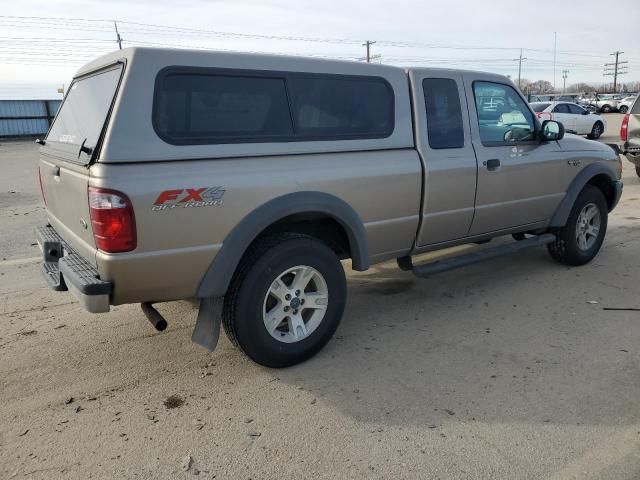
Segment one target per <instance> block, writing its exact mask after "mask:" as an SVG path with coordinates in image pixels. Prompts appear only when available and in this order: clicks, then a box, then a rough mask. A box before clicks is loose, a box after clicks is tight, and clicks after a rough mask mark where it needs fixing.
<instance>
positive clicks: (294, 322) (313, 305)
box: [223, 233, 346, 368]
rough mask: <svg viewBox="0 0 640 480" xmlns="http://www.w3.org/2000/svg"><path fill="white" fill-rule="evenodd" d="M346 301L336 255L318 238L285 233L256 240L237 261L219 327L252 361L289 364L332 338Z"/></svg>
mask: <svg viewBox="0 0 640 480" xmlns="http://www.w3.org/2000/svg"><path fill="white" fill-rule="evenodd" d="M345 302H346V280H345V275H344V270H343V268H342V265H341V263H340V261H339V260H338V258H337V257H336V255H335V253H334V252H333V251H332V250H331V249H329V248H328V247H327V246H326V245H325V244H324V243H322V242H321V241H319V240H317V239H316V238H313V237H309V236H306V235H300V234H297V233H283V234H279V235H276V236H273V237H268V238H265V239H263V240H261V241H259V242H258V243H257V244H256V245H255V246H254V247H252V248H251V251H250V252H248V254H247V255H246V256H245V258H244V259H243V261H242V262H241V265H240V267H239V268H238V271H237V272H236V274H235V275H234V278H233V280H232V282H231V286H230V287H229V291H228V293H227V295H226V296H225V302H224V312H223V325H224V328H225V331H226V332H227V335H228V336H229V338H230V339H231V341H232V342H233V343H234V344H236V345H237V346H238V347H239V348H240V349H241V350H242V351H243V352H244V353H245V354H246V355H247V356H248V357H249V358H251V359H252V360H253V361H255V362H257V363H259V364H260V365H264V366H267V367H275V368H281V367H288V366H291V365H295V364H297V363H300V362H303V361H304V360H307V359H308V358H310V357H312V356H313V355H315V354H316V353H317V352H318V351H319V350H320V349H321V348H322V347H323V346H324V345H325V344H326V343H327V342H328V341H329V340H330V339H331V337H332V335H333V334H334V332H335V331H336V328H337V327H338V324H339V323H340V319H341V318H342V313H343V311H344V306H345Z"/></svg>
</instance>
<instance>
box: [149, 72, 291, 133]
mask: <svg viewBox="0 0 640 480" xmlns="http://www.w3.org/2000/svg"><path fill="white" fill-rule="evenodd" d="M160 83H161V84H160V86H159V88H157V89H156V98H155V100H154V125H155V127H156V129H157V131H158V133H159V134H160V136H161V137H164V138H166V139H169V140H170V141H172V143H225V142H231V141H237V140H239V139H244V140H256V141H259V140H264V139H266V138H270V137H278V136H290V135H291V134H292V132H293V130H292V125H291V116H290V114H289V106H288V103H287V93H286V90H285V80H284V78H270V77H246V76H231V75H206V74H197V73H171V74H168V75H166V76H164V77H162V79H161V82H160Z"/></svg>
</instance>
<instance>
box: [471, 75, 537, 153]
mask: <svg viewBox="0 0 640 480" xmlns="http://www.w3.org/2000/svg"><path fill="white" fill-rule="evenodd" d="M473 92H474V95H475V100H476V112H477V114H478V129H479V131H480V139H481V140H482V143H483V144H486V145H491V144H504V143H505V142H508V143H512V142H521V141H528V140H533V139H534V138H535V123H534V121H533V113H531V110H529V107H528V106H527V104H526V103H525V102H524V100H522V97H520V95H518V93H517V92H516V90H515V89H514V88H512V87H511V86H509V85H504V84H501V83H491V82H474V83H473Z"/></svg>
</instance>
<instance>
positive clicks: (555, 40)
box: [553, 32, 558, 91]
mask: <svg viewBox="0 0 640 480" xmlns="http://www.w3.org/2000/svg"><path fill="white" fill-rule="evenodd" d="M557 44H558V32H553V90H554V91H555V90H556V45H557Z"/></svg>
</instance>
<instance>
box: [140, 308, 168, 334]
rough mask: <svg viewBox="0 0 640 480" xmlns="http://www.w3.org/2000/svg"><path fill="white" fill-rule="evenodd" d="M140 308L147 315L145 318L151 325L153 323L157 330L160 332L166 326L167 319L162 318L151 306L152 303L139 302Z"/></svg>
mask: <svg viewBox="0 0 640 480" xmlns="http://www.w3.org/2000/svg"><path fill="white" fill-rule="evenodd" d="M140 308H142V312H143V313H144V315H145V316H146V317H147V320H149V322H151V325H153V328H155V329H156V330H158V331H159V332H162V331H163V330H165V329H166V328H167V321H166V320H165V319H164V317H163V316H162V315H160V312H158V310H156V309H155V308H153V305H151V303H149V302H144V303H141V304H140Z"/></svg>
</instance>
